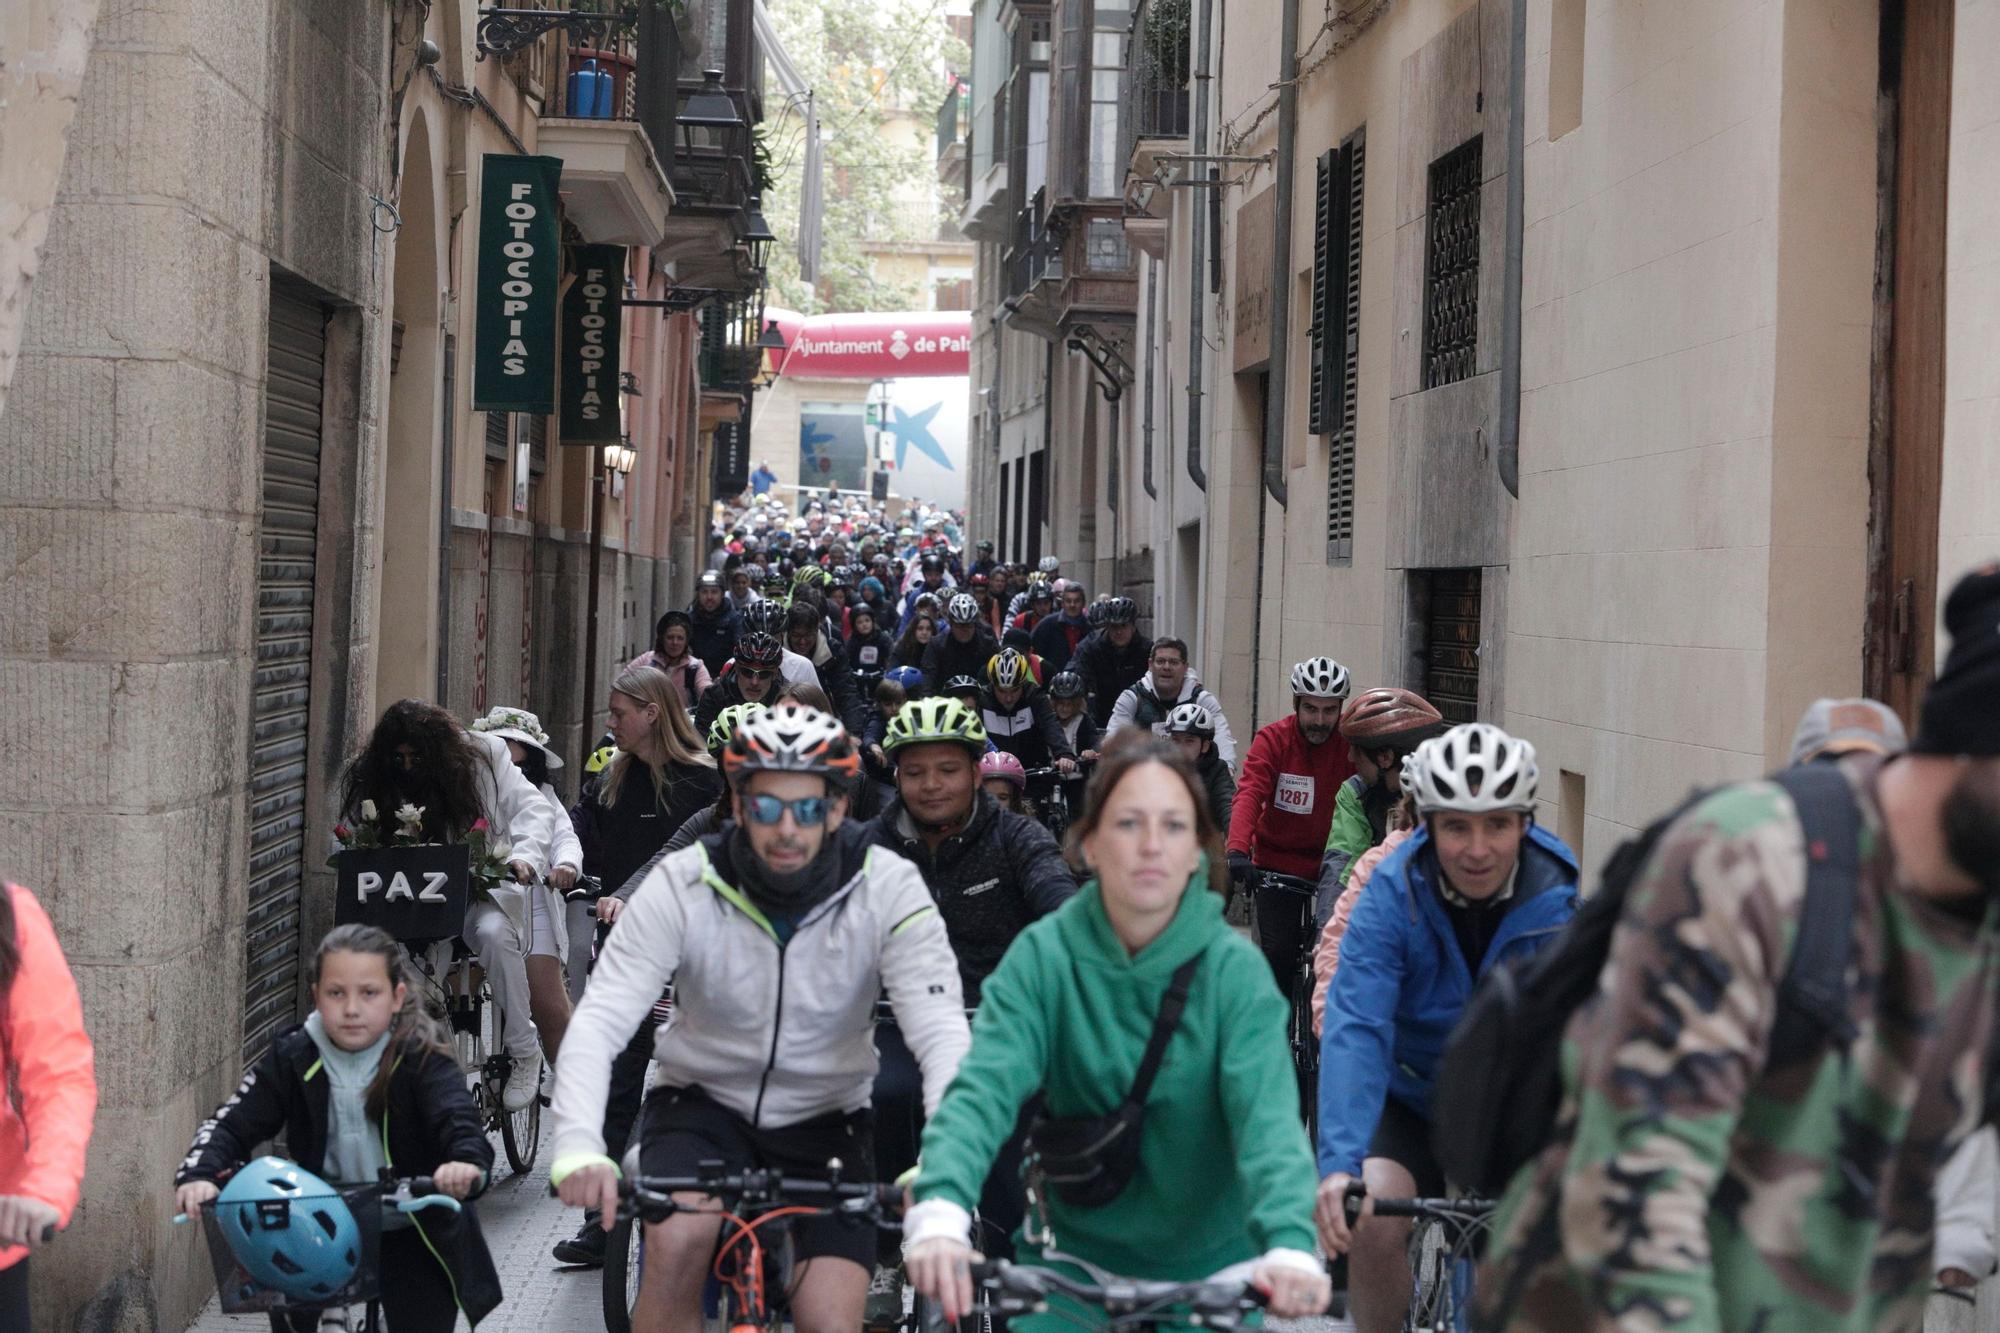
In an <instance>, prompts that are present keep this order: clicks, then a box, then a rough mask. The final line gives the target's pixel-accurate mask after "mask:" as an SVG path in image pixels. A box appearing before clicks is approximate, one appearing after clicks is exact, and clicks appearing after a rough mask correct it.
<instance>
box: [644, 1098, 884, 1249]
mask: <svg viewBox="0 0 2000 1333" xmlns="http://www.w3.org/2000/svg"><path fill="white" fill-rule="evenodd" d="M639 1125H640V1129H639V1144H640V1147H639V1170H640V1171H641V1173H643V1174H645V1175H648V1176H691V1175H694V1174H695V1172H696V1170H697V1168H698V1167H699V1166H700V1164H701V1163H702V1162H705V1161H718V1160H719V1161H721V1162H722V1163H723V1169H724V1170H726V1171H745V1170H750V1169H752V1168H756V1169H760V1170H767V1171H771V1170H774V1171H780V1172H782V1173H784V1174H785V1175H788V1176H798V1177H801V1178H805V1179H817V1178H819V1177H823V1176H824V1175H825V1174H826V1164H827V1160H828V1159H829V1158H834V1157H838V1158H839V1159H840V1163H841V1175H842V1177H843V1178H844V1179H847V1180H873V1179H874V1178H875V1128H874V1124H873V1120H872V1117H871V1115H870V1113H869V1112H868V1111H866V1110H860V1111H855V1112H852V1113H850V1114H846V1115H843V1114H841V1113H839V1112H834V1113H831V1114H828V1115H823V1116H815V1117H814V1118H813V1119H811V1120H806V1121H802V1122H800V1123H799V1124H796V1125H786V1126H785V1127H784V1128H783V1129H757V1128H754V1127H752V1126H751V1124H750V1123H749V1122H748V1121H746V1120H744V1119H743V1118H742V1117H741V1116H738V1115H737V1114H736V1113H735V1112H733V1111H731V1110H729V1109H728V1108H727V1107H725V1106H723V1105H722V1104H721V1103H719V1102H716V1101H714V1100H713V1099H711V1098H710V1097H709V1095H708V1094H707V1093H705V1092H703V1091H702V1090H701V1089H700V1088H668V1087H659V1088H654V1089H653V1090H652V1091H651V1092H650V1093H648V1094H646V1104H645V1106H644V1107H643V1108H642V1109H641V1110H640V1112H639ZM792 1253H793V1254H794V1255H795V1256H796V1257H797V1258H799V1259H818V1258H838V1259H851V1260H853V1261H854V1262H855V1263H857V1264H860V1265H861V1266H862V1267H863V1268H866V1269H869V1270H870V1271H872V1270H873V1268H874V1264H875V1227H874V1226H873V1225H871V1224H870V1223H868V1222H866V1221H862V1220H858V1219H852V1218H839V1217H801V1218H795V1219H793V1222H792Z"/></svg>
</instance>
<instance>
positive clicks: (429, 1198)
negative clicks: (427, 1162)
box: [42, 1176, 465, 1242]
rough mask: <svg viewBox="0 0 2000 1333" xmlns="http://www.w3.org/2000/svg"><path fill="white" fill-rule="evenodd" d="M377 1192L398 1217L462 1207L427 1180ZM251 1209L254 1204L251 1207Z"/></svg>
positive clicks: (181, 1216)
mask: <svg viewBox="0 0 2000 1333" xmlns="http://www.w3.org/2000/svg"><path fill="white" fill-rule="evenodd" d="M378 1188H379V1189H380V1191H381V1195H382V1207H383V1208H385V1209H388V1210H390V1211H393V1212H398V1213H414V1212H418V1211H420V1210H422V1209H425V1208H442V1209H444V1210H445V1211H446V1212H448V1213H456V1212H461V1211H463V1210H464V1207H465V1205H464V1204H462V1203H460V1202H459V1201H458V1200H457V1199H454V1198H452V1197H451V1195H449V1194H446V1193H445V1192H444V1191H442V1190H440V1189H439V1188H438V1187H437V1182H436V1181H434V1180H432V1179H431V1178H430V1177H429V1176H404V1177H402V1178H400V1179H394V1180H385V1181H383V1182H382V1183H381V1184H380V1186H378ZM219 1202H220V1199H209V1200H207V1201H205V1202H204V1203H203V1204H202V1205H201V1206H202V1207H203V1208H210V1209H212V1208H214V1207H215V1206H216V1204H217V1203H219ZM253 1206H254V1204H253ZM188 1220H190V1219H189V1218H188V1215H187V1214H186V1213H178V1212H177V1213H175V1214H174V1225H176V1226H179V1225H180V1224H181V1223H183V1222H186V1221H188ZM54 1235H55V1228H54V1227H47V1228H44V1229H43V1232H42V1239H43V1240H44V1241H45V1242H46V1241H48V1240H50V1239H53V1237H54Z"/></svg>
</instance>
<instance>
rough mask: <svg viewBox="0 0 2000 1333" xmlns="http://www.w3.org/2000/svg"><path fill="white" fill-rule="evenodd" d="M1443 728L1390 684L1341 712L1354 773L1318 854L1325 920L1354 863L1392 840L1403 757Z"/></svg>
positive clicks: (1415, 697) (1418, 699) (1433, 712)
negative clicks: (1391, 818)
mask: <svg viewBox="0 0 2000 1333" xmlns="http://www.w3.org/2000/svg"><path fill="white" fill-rule="evenodd" d="M1444 729H1445V722H1444V718H1443V717H1442V716H1440V715H1439V713H1438V710H1437V709H1435V708H1433V707H1432V706H1431V704H1430V701H1429V700H1427V699H1425V698H1424V697H1423V696H1422V695H1420V694H1414V693H1412V692H1411V691H1409V690H1399V689H1396V688H1394V687H1393V686H1388V685H1378V686H1377V687H1375V688H1374V689H1372V690H1363V691H1362V692H1361V693H1360V694H1357V695H1355V696H1354V698H1353V700H1352V701H1351V702H1349V703H1348V705H1347V708H1346V710H1345V711H1344V712H1342V713H1341V715H1340V738H1341V739H1342V740H1344V741H1346V742H1347V745H1348V750H1347V757H1348V759H1349V760H1350V761H1351V762H1352V763H1353V764H1354V769H1355V772H1354V776H1353V777H1351V778H1349V779H1347V781H1345V782H1343V783H1341V784H1340V791H1339V792H1338V793H1337V794H1336V795H1335V796H1334V801H1333V823H1332V824H1330V825H1328V826H1327V832H1326V850H1325V851H1324V852H1322V853H1321V854H1320V866H1319V894H1320V903H1321V905H1322V911H1321V917H1322V920H1323V919H1324V917H1325V916H1326V912H1325V910H1324V907H1325V904H1327V903H1330V902H1333V901H1335V900H1336V899H1337V898H1338V897H1339V896H1340V891H1341V889H1342V888H1344V887H1346V884H1347V877H1348V874H1349V871H1350V869H1351V868H1352V867H1353V865H1354V862H1355V859H1356V858H1357V857H1359V856H1360V855H1361V854H1362V853H1363V852H1365V851H1367V850H1368V849H1369V848H1370V847H1374V846H1378V845H1379V844H1380V843H1381V841H1382V839H1383V838H1385V837H1387V836H1388V834H1389V812H1390V811H1392V810H1394V809H1395V808H1396V802H1398V801H1400V800H1401V799H1402V797H1403V782H1402V771H1401V770H1402V764H1403V758H1404V756H1406V755H1408V754H1409V753H1410V752H1411V751H1413V750H1415V749H1416V748H1417V747H1418V746H1419V745H1421V744H1423V743H1424V742H1425V741H1427V740H1429V739H1430V738H1431V737H1433V736H1436V735H1439V734H1441V733H1442V732H1443V731H1444Z"/></svg>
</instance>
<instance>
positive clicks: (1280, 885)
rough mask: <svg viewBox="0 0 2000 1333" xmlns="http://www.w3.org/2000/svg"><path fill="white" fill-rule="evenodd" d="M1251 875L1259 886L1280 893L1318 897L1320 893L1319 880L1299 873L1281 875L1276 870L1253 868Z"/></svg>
mask: <svg viewBox="0 0 2000 1333" xmlns="http://www.w3.org/2000/svg"><path fill="white" fill-rule="evenodd" d="M1250 876H1251V878H1252V879H1253V880H1255V881H1256V884H1257V887H1259V888H1263V889H1271V890H1273V891H1275V892H1278V893H1289V894H1293V895H1295V896H1298V897H1305V898H1310V897H1316V896H1317V895H1318V894H1319V885H1318V883H1317V882H1315V881H1313V880H1310V879H1302V878H1301V877H1299V876H1297V875H1281V874H1279V873H1278V872H1277V871H1275V870H1256V869H1253V870H1252V871H1251V872H1250Z"/></svg>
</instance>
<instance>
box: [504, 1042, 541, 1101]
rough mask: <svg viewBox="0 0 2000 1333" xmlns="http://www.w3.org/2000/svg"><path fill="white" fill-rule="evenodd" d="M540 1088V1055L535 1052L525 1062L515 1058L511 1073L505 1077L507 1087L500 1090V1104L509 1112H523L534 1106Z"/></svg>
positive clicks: (538, 1052)
mask: <svg viewBox="0 0 2000 1333" xmlns="http://www.w3.org/2000/svg"><path fill="white" fill-rule="evenodd" d="M541 1087H542V1053H541V1052H540V1051H536V1052H535V1053H534V1054H533V1055H531V1056H529V1057H528V1058H527V1059H525V1060H524V1059H521V1058H520V1057H518V1056H517V1057H515V1060H514V1069H513V1072H512V1073H510V1074H508V1075H507V1086H506V1087H504V1088H502V1089H501V1090H500V1104H501V1105H502V1106H504V1107H506V1108H507V1109H508V1110H509V1111H525V1110H527V1109H528V1108H529V1107H530V1106H532V1105H534V1103H535V1097H536V1096H537V1094H539V1093H540V1092H541Z"/></svg>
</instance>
